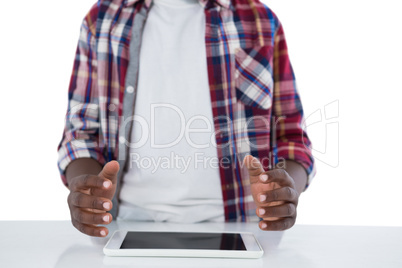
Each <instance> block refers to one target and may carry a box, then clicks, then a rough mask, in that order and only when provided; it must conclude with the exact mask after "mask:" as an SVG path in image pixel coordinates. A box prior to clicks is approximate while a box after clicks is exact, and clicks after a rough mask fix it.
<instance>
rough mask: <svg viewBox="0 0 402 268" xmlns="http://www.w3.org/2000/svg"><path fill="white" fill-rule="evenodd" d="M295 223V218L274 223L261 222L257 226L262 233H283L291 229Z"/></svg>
mask: <svg viewBox="0 0 402 268" xmlns="http://www.w3.org/2000/svg"><path fill="white" fill-rule="evenodd" d="M295 222H296V217H291V218H282V219H280V220H276V221H266V220H262V221H260V222H259V224H258V226H259V227H260V229H261V230H264V231H284V230H287V229H289V228H291V227H292V226H293V225H294V224H295Z"/></svg>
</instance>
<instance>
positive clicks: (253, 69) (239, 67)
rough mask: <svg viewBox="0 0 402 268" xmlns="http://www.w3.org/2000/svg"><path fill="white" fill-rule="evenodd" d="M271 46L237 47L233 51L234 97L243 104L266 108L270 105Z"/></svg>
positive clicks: (271, 82) (271, 78) (271, 86)
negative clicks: (234, 51)
mask: <svg viewBox="0 0 402 268" xmlns="http://www.w3.org/2000/svg"><path fill="white" fill-rule="evenodd" d="M272 62H273V47H272V46H258V47H251V48H238V49H237V50H236V53H235V74H234V79H235V87H236V90H235V91H236V98H237V100H239V101H241V102H242V103H244V104H245V105H249V106H253V107H257V108H260V109H264V110H267V109H269V108H271V106H272V92H273V84H274V83H273V77H272V74H273V72H272Z"/></svg>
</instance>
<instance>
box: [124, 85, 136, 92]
mask: <svg viewBox="0 0 402 268" xmlns="http://www.w3.org/2000/svg"><path fill="white" fill-rule="evenodd" d="M126 90H127V93H133V92H134V87H133V86H128V87H127V89H126Z"/></svg>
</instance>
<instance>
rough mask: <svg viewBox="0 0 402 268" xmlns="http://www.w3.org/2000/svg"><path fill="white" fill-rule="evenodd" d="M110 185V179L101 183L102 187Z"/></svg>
mask: <svg viewBox="0 0 402 268" xmlns="http://www.w3.org/2000/svg"><path fill="white" fill-rule="evenodd" d="M110 185H112V184H111V183H110V181H105V182H104V183H103V187H105V188H109V187H110Z"/></svg>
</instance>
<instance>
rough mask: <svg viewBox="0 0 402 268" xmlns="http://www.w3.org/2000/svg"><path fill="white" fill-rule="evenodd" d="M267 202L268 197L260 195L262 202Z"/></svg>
mask: <svg viewBox="0 0 402 268" xmlns="http://www.w3.org/2000/svg"><path fill="white" fill-rule="evenodd" d="M265 200H267V197H266V196H265V195H263V194H262V195H260V202H264V201H265Z"/></svg>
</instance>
